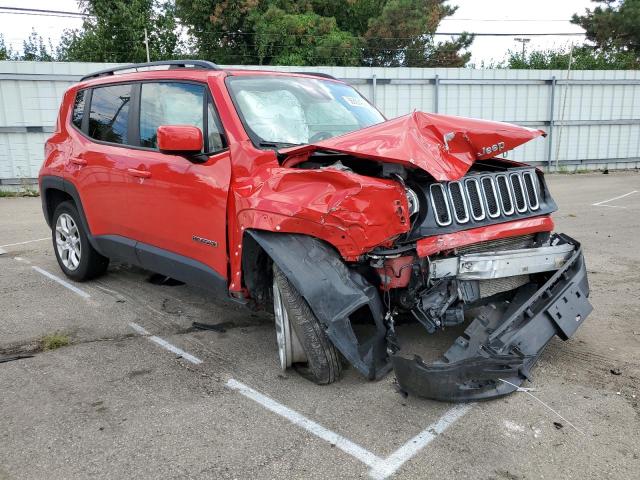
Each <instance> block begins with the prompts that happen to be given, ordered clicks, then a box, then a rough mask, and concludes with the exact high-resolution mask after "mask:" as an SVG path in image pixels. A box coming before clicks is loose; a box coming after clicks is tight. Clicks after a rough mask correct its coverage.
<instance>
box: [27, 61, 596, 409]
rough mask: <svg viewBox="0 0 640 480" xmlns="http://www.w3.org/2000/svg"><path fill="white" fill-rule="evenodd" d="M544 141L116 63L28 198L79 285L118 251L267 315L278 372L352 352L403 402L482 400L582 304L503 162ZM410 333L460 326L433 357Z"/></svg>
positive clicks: (569, 268)
mask: <svg viewBox="0 0 640 480" xmlns="http://www.w3.org/2000/svg"><path fill="white" fill-rule="evenodd" d="M541 135H544V132H542V131H541V130H532V129H528V128H522V127H518V126H515V125H509V124H505V123H498V122H489V121H481V120H472V119H467V118H459V117H452V116H446V115H435V114H429V113H421V112H414V113H412V114H409V115H405V116H402V117H399V118H395V119H393V120H386V119H385V118H384V116H383V115H382V114H381V113H380V112H378V111H377V110H376V109H375V108H374V107H373V106H372V105H371V104H370V103H369V102H368V101H367V100H366V99H365V98H363V97H362V96H361V95H360V94H359V93H358V92H357V91H356V90H354V89H353V88H352V87H350V86H349V85H347V84H345V83H343V82H340V81H338V80H336V79H334V78H332V77H329V76H327V75H322V74H296V73H278V72H266V71H249V70H235V69H233V70H223V69H220V68H219V67H217V66H216V65H215V64H212V63H210V62H205V61H169V62H152V63H148V64H137V65H129V66H126V67H121V68H114V69H109V70H105V71H101V72H97V73H95V74H92V75H88V76H86V77H84V78H83V79H82V80H81V81H80V83H78V84H77V85H74V86H73V87H71V88H70V89H69V90H68V91H67V92H66V93H65V95H64V99H63V102H62V106H61V107H60V114H59V118H58V123H57V128H56V132H55V133H54V134H53V135H52V137H51V138H50V139H49V140H48V141H47V143H46V147H45V157H46V158H45V162H44V165H43V167H42V169H41V171H40V188H41V194H42V205H43V210H44V215H45V218H46V220H47V222H48V223H49V225H50V226H51V231H52V240H53V247H54V251H55V254H56V257H57V259H58V262H59V264H60V268H61V269H62V270H63V271H64V273H65V274H66V275H67V276H68V277H70V278H71V279H73V280H77V281H83V280H87V279H90V278H93V277H96V276H97V275H101V274H103V273H105V271H106V270H107V266H108V264H109V260H110V259H114V260H118V261H121V262H126V263H129V264H133V265H138V266H140V267H142V268H145V269H148V270H151V271H154V272H158V273H161V274H163V275H166V276H169V277H172V278H175V279H178V280H181V281H184V282H187V283H189V284H192V285H195V286H198V287H201V288H205V289H207V290H213V291H216V292H220V295H222V296H224V297H225V298H231V299H234V300H236V301H239V302H242V303H246V304H247V305H249V306H251V307H253V308H264V309H267V310H271V309H273V313H274V316H275V324H276V338H277V344H278V351H279V356H280V365H281V367H282V368H283V369H285V368H288V367H291V366H293V367H296V368H297V369H298V371H300V372H301V373H302V374H303V375H305V376H307V377H308V378H310V379H311V380H313V381H315V382H317V383H325V384H326V383H331V382H333V381H335V380H336V379H338V378H339V376H340V373H341V369H342V362H343V360H346V361H347V362H349V363H351V364H352V365H353V366H354V368H356V369H357V370H358V371H360V372H361V373H362V374H363V375H364V376H366V377H367V378H369V379H376V378H380V377H381V376H383V375H385V374H386V373H387V372H389V371H390V370H391V369H393V370H394V371H395V375H396V377H397V381H398V385H399V388H400V389H401V390H403V391H404V392H408V393H411V394H415V395H419V396H423V397H428V398H434V399H439V400H447V401H452V400H453V401H457V400H475V399H482V398H490V397H495V396H499V395H504V394H507V393H509V392H512V391H514V390H515V389H516V388H517V385H520V384H521V383H522V382H523V381H524V380H525V379H528V378H529V375H530V368H531V367H532V366H533V364H534V363H535V362H536V360H537V359H538V357H539V356H540V354H541V352H542V350H543V349H544V347H545V346H546V344H547V343H548V342H549V341H550V340H551V338H552V337H553V336H554V335H558V336H559V337H560V338H562V339H563V340H566V339H567V338H569V337H570V336H571V335H572V334H573V332H575V330H576V329H577V328H578V327H579V326H580V325H581V324H582V322H583V321H584V319H585V318H586V316H587V315H588V314H589V313H590V311H591V305H590V304H589V301H588V299H587V296H588V294H589V286H588V282H587V275H586V270H585V266H584V260H583V257H582V253H581V248H580V245H579V243H578V242H576V241H575V240H573V239H571V238H570V237H568V236H567V235H564V234H554V233H551V232H552V230H553V221H552V219H551V216H550V214H551V213H552V212H553V211H555V210H556V204H555V203H554V201H553V199H552V198H551V196H550V194H549V190H548V188H547V186H546V184H545V181H544V177H543V175H542V172H540V171H539V170H537V169H535V168H532V167H529V166H527V165H524V164H520V163H516V162H513V161H509V160H506V159H505V158H503V157H504V156H503V155H502V154H504V153H505V152H507V151H509V150H511V149H513V148H514V147H516V146H518V145H520V144H522V143H524V142H527V141H529V140H532V139H534V138H536V137H538V136H541ZM498 155H501V157H500V158H499V157H498ZM408 321H412V322H415V323H416V324H417V325H419V326H421V327H423V328H424V330H425V331H426V332H428V333H434V332H438V331H440V330H442V329H444V328H446V327H453V326H456V325H460V324H462V323H464V322H466V323H467V328H466V330H465V331H464V333H463V334H461V335H460V336H459V337H458V338H457V340H456V341H455V342H454V343H453V345H452V346H451V347H450V348H449V349H448V350H447V351H446V352H445V353H444V355H443V356H442V357H441V358H440V359H439V360H437V361H435V362H431V363H427V362H425V361H424V360H423V359H422V358H421V357H420V356H419V355H415V354H408V353H407V352H405V350H406V348H403V338H402V335H401V334H400V333H401V332H399V333H397V329H396V326H397V325H398V324H399V323H402V322H408ZM398 330H400V331H402V330H403V328H400V329H398ZM411 331H412V332H415V329H414V328H412V329H411ZM405 345H406V342H405Z"/></svg>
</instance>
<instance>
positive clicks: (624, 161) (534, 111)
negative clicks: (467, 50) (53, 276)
mask: <svg viewBox="0 0 640 480" xmlns="http://www.w3.org/2000/svg"><path fill="white" fill-rule="evenodd" d="M111 65H115V64H101V63H56V62H6V61H5V62H0V184H1V183H16V182H19V180H18V179H33V178H35V177H36V176H37V172H38V169H39V168H40V165H41V163H42V160H43V158H42V157H43V148H42V147H43V144H44V141H45V140H46V138H47V136H48V135H49V134H50V132H51V131H53V128H54V126H55V122H56V116H57V112H58V106H59V103H60V100H61V98H62V95H63V93H64V91H65V90H66V89H67V88H68V87H69V86H70V85H71V84H72V83H73V82H74V81H77V80H78V79H79V77H80V76H81V75H84V74H87V73H90V72H93V71H96V70H101V69H104V68H108V67H109V66H111ZM238 68H245V69H261V68H265V67H260V66H238ZM266 68H269V69H272V70H279V71H298V72H300V71H309V72H313V71H321V72H324V73H328V74H330V75H333V76H335V77H337V78H340V79H344V80H346V81H348V82H350V83H352V84H353V85H354V87H355V88H357V89H358V90H359V91H360V92H361V93H362V94H363V95H364V96H365V97H367V98H368V99H369V100H370V101H371V102H372V103H374V104H375V105H376V106H377V107H378V108H379V109H380V110H381V111H382V112H383V113H384V114H385V116H386V117H387V118H393V117H396V116H399V115H404V114H407V113H410V112H412V111H413V110H423V111H429V112H438V113H444V114H450V115H461V116H466V117H478V118H485V119H491V120H499V121H505V122H511V123H518V124H521V125H524V126H527V127H530V128H542V129H544V130H546V131H547V132H548V133H549V136H548V137H547V139H546V140H544V139H537V140H534V141H533V142H530V143H528V144H526V145H524V146H522V147H519V148H517V149H516V150H515V151H513V152H509V153H508V156H509V158H513V159H514V160H518V161H524V162H528V163H533V164H536V165H540V166H551V167H555V163H556V160H557V162H558V166H559V167H560V168H570V169H573V168H602V167H609V168H616V167H618V168H625V167H626V168H629V167H638V166H640V71H621V70H616V71H608V70H600V71H574V72H570V73H569V74H567V72H566V71H560V70H504V69H495V70H472V69H464V68H462V69H458V68H378V67H375V68H374V67H266Z"/></svg>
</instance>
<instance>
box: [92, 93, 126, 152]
mask: <svg viewBox="0 0 640 480" xmlns="http://www.w3.org/2000/svg"><path fill="white" fill-rule="evenodd" d="M130 103H131V85H110V86H107V87H96V88H94V89H93V93H92V96H91V110H90V112H89V136H90V137H91V138H94V139H96V140H100V141H103V142H110V143H122V144H128V143H129V134H128V131H129V128H128V127H129V106H130Z"/></svg>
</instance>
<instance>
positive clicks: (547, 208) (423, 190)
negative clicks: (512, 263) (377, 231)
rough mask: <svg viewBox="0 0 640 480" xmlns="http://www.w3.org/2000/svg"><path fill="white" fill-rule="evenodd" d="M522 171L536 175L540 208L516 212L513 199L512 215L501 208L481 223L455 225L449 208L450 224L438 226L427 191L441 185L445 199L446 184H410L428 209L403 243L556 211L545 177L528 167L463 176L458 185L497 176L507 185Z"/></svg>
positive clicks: (484, 204)
mask: <svg viewBox="0 0 640 480" xmlns="http://www.w3.org/2000/svg"><path fill="white" fill-rule="evenodd" d="M523 171H531V173H532V174H537V178H538V181H539V190H538V204H539V206H538V208H537V209H536V210H533V211H531V210H528V209H527V210H526V211H525V212H519V211H518V210H517V208H516V206H515V199H514V200H513V203H514V205H513V209H514V212H513V213H512V214H511V215H505V214H504V213H503V212H502V209H500V215H498V216H497V217H491V216H490V215H485V217H484V219H482V220H475V219H473V217H471V219H470V220H469V221H467V222H466V223H459V222H457V220H456V218H455V216H454V215H453V212H452V211H451V210H453V209H450V219H451V222H450V223H445V224H440V223H438V220H437V218H436V213H435V206H434V205H433V201H432V197H431V190H430V189H431V187H432V186H434V185H441V186H442V187H443V189H444V190H443V193H444V194H445V197H446V196H448V195H447V191H448V185H447V184H446V182H430V183H424V182H423V183H416V182H413V183H412V184H411V188H412V189H413V190H414V191H416V193H417V192H420V196H421V197H424V198H427V199H428V200H429V207H430V208H425V209H424V210H426V213H422V212H421V216H420V217H419V218H420V220H419V223H417V224H416V225H414V226H412V230H411V234H410V235H409V236H407V238H406V239H405V240H403V243H407V242H413V241H416V240H418V239H420V238H423V237H430V236H433V235H442V234H446V233H454V232H460V231H464V230H470V229H472V228H478V227H484V226H487V225H495V224H498V223H505V222H511V221H514V220H522V219H524V218H533V217H538V216H543V215H549V214H550V213H553V212H555V211H556V210H557V209H558V207H557V205H556V203H555V202H554V200H553V198H551V195H550V194H549V189H548V188H547V184H546V182H545V179H544V175H542V174H541V173H539V172H537V171H535V170H534V169H533V167H529V166H524V167H515V168H510V169H509V170H507V171H504V172H503V171H501V172H496V173H493V174H491V173H487V172H483V173H482V174H479V175H475V174H473V173H472V174H469V175H467V176H465V177H464V179H461V182H462V181H463V180H467V179H471V178H476V179H477V180H480V179H482V178H485V177H492V178H495V177H496V176H499V175H505V176H506V177H507V183H509V184H510V182H509V175H510V174H511V173H514V172H523ZM494 183H495V184H496V188H497V182H494ZM524 194H525V195H526V190H525V191H524ZM498 195H499V194H498ZM481 199H482V202H483V207H484V209H485V211H486V210H487V208H488V206H487V204H486V202H484V198H483V197H482V198H481ZM525 204H526V205H528V202H527V199H526V196H525ZM447 205H448V204H447Z"/></svg>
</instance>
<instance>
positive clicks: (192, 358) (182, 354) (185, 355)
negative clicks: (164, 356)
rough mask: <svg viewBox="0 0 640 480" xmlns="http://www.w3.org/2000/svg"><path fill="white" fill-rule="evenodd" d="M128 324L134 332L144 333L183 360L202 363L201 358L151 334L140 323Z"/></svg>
mask: <svg viewBox="0 0 640 480" xmlns="http://www.w3.org/2000/svg"><path fill="white" fill-rule="evenodd" d="M129 326H130V327H131V328H133V329H134V330H135V331H136V332H138V333H139V334H140V335H144V336H145V337H147V338H148V339H149V340H151V341H152V342H153V343H155V344H157V345H160V346H161V347H162V348H164V349H165V350H169V351H170V352H172V353H175V354H176V355H179V356H180V357H182V358H184V359H185V360H187V361H189V362H191V363H194V364H196V365H198V364H199V363H202V360H200V359H199V358H198V357H195V356H193V355H191V354H190V353H188V352H185V351H184V350H182V349H180V348H178V347H176V346H175V345H171V344H170V343H169V342H167V341H166V340H164V339H162V338H160V337H156V336H155V335H151V334H150V333H149V332H147V331H146V330H145V329H144V328H143V327H141V326H140V325H138V324H137V323H130V324H129Z"/></svg>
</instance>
